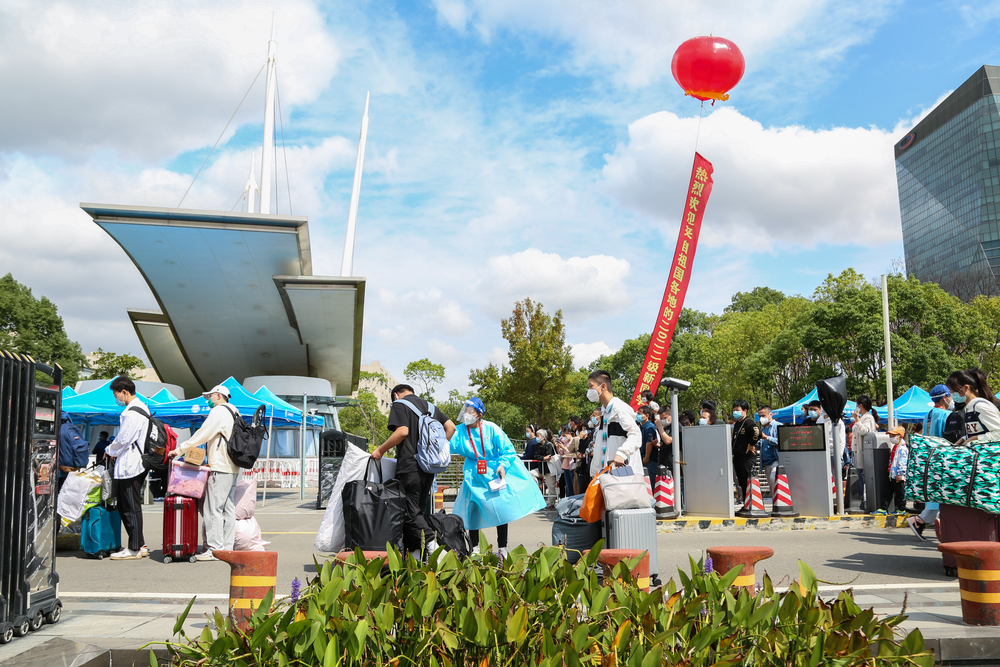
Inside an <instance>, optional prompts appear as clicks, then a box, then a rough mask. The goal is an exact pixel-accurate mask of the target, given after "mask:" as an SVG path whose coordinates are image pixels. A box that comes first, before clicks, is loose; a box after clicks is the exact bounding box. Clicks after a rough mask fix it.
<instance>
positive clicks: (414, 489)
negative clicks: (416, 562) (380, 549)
mask: <svg viewBox="0 0 1000 667" xmlns="http://www.w3.org/2000/svg"><path fill="white" fill-rule="evenodd" d="M396 479H397V480H399V483H400V484H402V485H403V491H405V492H406V517H405V518H404V521H405V523H404V524H403V546H404V547H405V548H406V549H407V550H408V551H419V550H421V548H422V547H423V546H425V545H427V544H430V542H431V540H433V539H434V537H435V535H434V530H433V529H432V528H431V527H430V525H429V524H428V523H427V517H426V516H425V515H424V508H425V507H426V506H427V502H428V501H429V499H430V495H431V486H432V485H433V484H434V475H432V474H430V473H426V472H424V471H423V470H415V471H413V472H404V473H396Z"/></svg>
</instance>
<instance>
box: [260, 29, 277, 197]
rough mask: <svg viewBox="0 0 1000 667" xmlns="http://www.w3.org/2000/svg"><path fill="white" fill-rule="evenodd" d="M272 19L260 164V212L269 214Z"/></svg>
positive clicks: (272, 60)
mask: <svg viewBox="0 0 1000 667" xmlns="http://www.w3.org/2000/svg"><path fill="white" fill-rule="evenodd" d="M277 51H278V43H277V42H275V41H274V17H273V16H272V17H271V41H269V42H268V43H267V88H266V92H265V93H264V151H263V153H262V154H261V164H260V212H261V213H270V212H271V161H272V160H273V159H274V89H275V86H276V85H277V79H275V77H274V65H275V55H276V53H277Z"/></svg>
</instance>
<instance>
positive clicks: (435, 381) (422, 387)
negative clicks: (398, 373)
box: [403, 358, 444, 401]
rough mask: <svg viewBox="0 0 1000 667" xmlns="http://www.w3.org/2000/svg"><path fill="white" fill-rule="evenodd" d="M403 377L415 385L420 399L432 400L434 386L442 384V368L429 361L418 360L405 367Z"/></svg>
mask: <svg viewBox="0 0 1000 667" xmlns="http://www.w3.org/2000/svg"><path fill="white" fill-rule="evenodd" d="M403 377H405V378H406V379H407V380H409V381H410V382H412V383H413V384H415V385H417V386H416V387H414V388H415V389H417V393H418V394H419V395H420V397H421V398H423V399H425V400H428V401H431V400H434V386H435V385H439V384H441V383H442V382H444V366H442V365H441V364H435V363H434V362H433V361H431V360H430V359H426V358H424V359H418V360H417V361H411V362H410V363H408V364H407V365H406V370H404V371H403Z"/></svg>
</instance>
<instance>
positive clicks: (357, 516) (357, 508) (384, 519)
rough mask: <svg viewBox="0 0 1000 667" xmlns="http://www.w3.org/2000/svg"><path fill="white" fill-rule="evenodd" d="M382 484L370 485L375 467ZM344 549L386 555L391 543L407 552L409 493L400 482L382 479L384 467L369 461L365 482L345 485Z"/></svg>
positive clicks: (361, 480) (379, 463) (360, 480)
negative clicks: (406, 525) (405, 549)
mask: <svg viewBox="0 0 1000 667" xmlns="http://www.w3.org/2000/svg"><path fill="white" fill-rule="evenodd" d="M373 463H374V464H375V469H376V470H377V471H378V480H379V481H378V482H374V481H370V479H369V475H370V474H371V469H372V464H373ZM341 497H342V499H343V501H344V547H345V548H347V549H354V548H355V547H361V548H362V549H363V550H365V551H385V545H386V544H387V543H389V544H394V545H396V547H397V548H398V549H400V550H402V548H403V520H404V517H405V516H406V492H405V491H404V490H403V485H402V484H400V483H399V481H398V480H395V479H390V480H389V481H387V482H384V481H383V479H382V463H381V461H377V460H375V459H371V460H369V461H368V466H367V468H365V476H364V477H363V478H362V479H358V480H354V481H353V482H348V483H347V484H345V485H344V491H343V494H342V496H341Z"/></svg>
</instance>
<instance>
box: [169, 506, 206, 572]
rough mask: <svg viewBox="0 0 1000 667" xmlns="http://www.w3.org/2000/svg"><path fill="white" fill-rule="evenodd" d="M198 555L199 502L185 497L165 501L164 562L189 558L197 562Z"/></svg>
mask: <svg viewBox="0 0 1000 667" xmlns="http://www.w3.org/2000/svg"><path fill="white" fill-rule="evenodd" d="M197 553H198V501H197V500H195V499H194V498H185V497H184V496H167V497H166V498H164V499H163V562H164V563H169V562H170V561H173V560H179V559H181V558H187V559H188V560H189V561H191V562H192V563H193V562H195V558H194V557H195V554H197Z"/></svg>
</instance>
